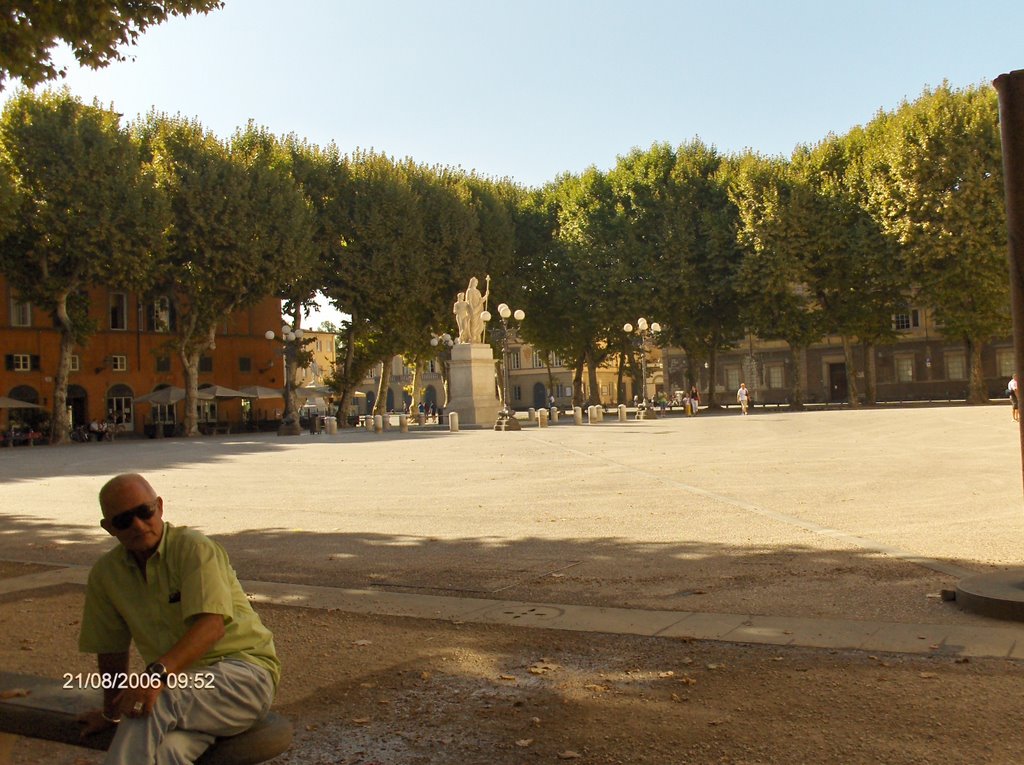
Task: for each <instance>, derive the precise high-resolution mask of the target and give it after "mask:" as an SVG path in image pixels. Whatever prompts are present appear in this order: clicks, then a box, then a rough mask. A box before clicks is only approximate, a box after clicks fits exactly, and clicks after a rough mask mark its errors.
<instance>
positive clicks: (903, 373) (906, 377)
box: [896, 356, 914, 383]
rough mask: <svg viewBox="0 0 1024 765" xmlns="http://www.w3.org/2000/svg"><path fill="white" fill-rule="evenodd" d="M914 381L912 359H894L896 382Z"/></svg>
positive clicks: (910, 357) (911, 357)
mask: <svg viewBox="0 0 1024 765" xmlns="http://www.w3.org/2000/svg"><path fill="white" fill-rule="evenodd" d="M913 381H914V357H913V356H899V357H897V358H896V382H901V383H903V382H913Z"/></svg>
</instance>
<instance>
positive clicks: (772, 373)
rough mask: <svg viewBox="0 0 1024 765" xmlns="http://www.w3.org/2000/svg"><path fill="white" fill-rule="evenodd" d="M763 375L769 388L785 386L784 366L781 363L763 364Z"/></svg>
mask: <svg viewBox="0 0 1024 765" xmlns="http://www.w3.org/2000/svg"><path fill="white" fill-rule="evenodd" d="M764 376H765V382H767V384H768V387H769V388H785V387H786V368H785V367H784V366H783V365H782V364H767V365H765V368H764Z"/></svg>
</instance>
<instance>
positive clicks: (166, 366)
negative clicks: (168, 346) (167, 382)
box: [156, 356, 171, 372]
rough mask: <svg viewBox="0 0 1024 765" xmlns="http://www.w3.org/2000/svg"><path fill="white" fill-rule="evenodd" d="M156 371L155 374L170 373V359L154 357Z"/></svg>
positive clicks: (167, 357)
mask: <svg viewBox="0 0 1024 765" xmlns="http://www.w3.org/2000/svg"><path fill="white" fill-rule="evenodd" d="M156 371H157V372H170V371H171V357H170V356H157V357H156Z"/></svg>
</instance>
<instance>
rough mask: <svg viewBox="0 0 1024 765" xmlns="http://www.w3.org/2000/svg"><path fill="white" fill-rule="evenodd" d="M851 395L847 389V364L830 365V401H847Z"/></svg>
mask: <svg viewBox="0 0 1024 765" xmlns="http://www.w3.org/2000/svg"><path fill="white" fill-rule="evenodd" d="M849 395H850V392H849V390H848V389H847V387H846V364H845V363H844V364H829V365H828V400H829V401H830V402H832V403H837V402H840V401H846V399H847V398H848V397H849Z"/></svg>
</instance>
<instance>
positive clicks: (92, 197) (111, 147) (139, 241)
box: [0, 91, 164, 441]
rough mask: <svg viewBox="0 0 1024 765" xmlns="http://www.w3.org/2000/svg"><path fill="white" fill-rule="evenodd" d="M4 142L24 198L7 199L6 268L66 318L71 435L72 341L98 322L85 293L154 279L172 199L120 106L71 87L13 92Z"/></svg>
mask: <svg viewBox="0 0 1024 765" xmlns="http://www.w3.org/2000/svg"><path fill="white" fill-rule="evenodd" d="M0 147H2V149H0V155H2V158H3V159H2V161H0V165H3V166H6V168H7V169H8V177H11V178H13V184H7V187H8V189H13V190H14V192H15V194H16V198H17V200H18V202H17V204H16V206H15V205H12V206H11V207H8V208H6V209H7V215H6V216H5V217H6V218H7V228H8V233H7V235H6V236H3V237H2V238H0V271H2V272H3V273H4V274H5V275H6V276H7V278H8V280H9V282H10V284H11V286H12V287H13V288H14V289H15V290H16V291H17V292H18V294H19V295H20V296H21V298H22V299H24V300H27V301H29V302H31V303H33V304H35V305H36V306H38V307H40V308H43V309H45V310H48V311H50V312H51V313H52V314H53V316H54V317H55V319H56V321H57V326H58V327H59V328H60V332H61V336H62V342H61V355H60V359H59V361H58V368H57V369H56V370H53V375H54V377H55V381H56V382H55V391H54V418H53V420H54V431H53V438H54V440H56V441H63V440H66V438H67V434H68V427H69V424H68V421H67V413H66V410H65V407H64V401H65V398H66V392H67V388H66V386H67V375H68V365H69V364H70V353H71V348H72V345H73V344H74V343H82V342H84V341H85V340H86V339H87V337H88V336H89V334H90V333H91V332H92V331H93V330H94V325H93V324H92V323H91V322H89V320H88V311H87V304H86V303H85V302H84V298H83V297H82V296H83V295H84V294H85V293H86V291H87V290H88V288H90V287H93V286H101V285H102V286H107V287H111V288H126V289H144V288H145V286H146V285H147V284H148V283H149V282H150V281H151V279H152V277H153V270H152V265H153V262H154V259H153V258H152V257H151V253H153V252H159V250H160V244H161V240H160V230H161V228H162V225H163V220H164V208H163V206H162V204H161V201H160V199H159V197H158V195H157V194H156V192H155V190H154V187H153V183H152V179H151V177H150V176H149V174H148V173H147V172H146V171H145V170H144V168H143V166H142V163H141V159H140V155H139V150H138V147H137V146H136V145H135V143H134V142H133V141H132V139H131V136H130V135H129V133H128V132H127V131H126V130H125V129H123V128H122V127H121V125H120V118H119V115H117V114H116V113H114V112H111V111H109V110H105V109H100V108H98V107H96V106H86V105H84V104H82V103H81V102H80V101H79V100H78V99H76V98H74V97H72V96H71V95H70V94H69V93H68V92H67V91H62V92H43V93H40V94H38V95H36V94H32V93H29V92H21V93H19V94H17V95H16V96H15V97H14V98H13V99H11V100H10V101H9V102H8V103H7V105H6V106H5V108H4V111H3V115H2V117H0ZM54 157H59V158H60V161H59V162H55V161H54ZM8 193H9V192H8ZM9 198H12V199H13V197H9Z"/></svg>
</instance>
